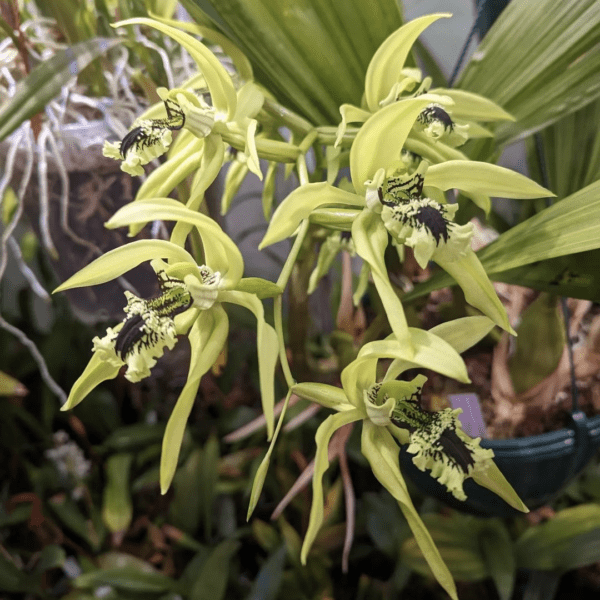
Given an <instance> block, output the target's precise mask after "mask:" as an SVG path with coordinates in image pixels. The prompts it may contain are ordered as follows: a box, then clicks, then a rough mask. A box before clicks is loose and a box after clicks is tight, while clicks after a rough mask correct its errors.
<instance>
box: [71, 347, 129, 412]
mask: <svg viewBox="0 0 600 600" xmlns="http://www.w3.org/2000/svg"><path fill="white" fill-rule="evenodd" d="M120 368H121V367H120V366H114V365H111V364H110V363H108V362H106V361H105V360H103V359H101V358H100V356H98V354H94V355H93V356H92V358H91V359H90V362H89V363H88V364H87V366H86V367H85V369H84V371H83V373H82V374H81V375H80V376H79V377H78V378H77V381H76V382H75V383H74V384H73V387H72V388H71V391H70V392H69V397H68V398H67V401H66V402H65V403H64V404H63V406H61V408H60V410H70V409H72V408H73V407H74V406H77V405H78V404H79V403H80V402H81V401H82V400H83V399H84V398H85V397H86V396H87V395H88V394H89V393H90V392H91V391H92V390H93V389H94V388H95V387H96V386H98V385H100V384H101V383H102V382H103V381H106V380H107V379H114V378H115V377H116V376H117V373H118V372H119V370H120Z"/></svg>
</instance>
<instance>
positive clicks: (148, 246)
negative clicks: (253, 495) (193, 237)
mask: <svg viewBox="0 0 600 600" xmlns="http://www.w3.org/2000/svg"><path fill="white" fill-rule="evenodd" d="M159 219H160V220H177V221H179V222H183V223H187V224H189V225H190V226H194V227H196V229H197V230H198V232H199V233H200V235H201V237H202V240H203V247H204V255H205V257H204V258H205V262H204V264H202V265H198V264H197V263H196V261H195V260H194V259H193V257H192V256H191V255H190V254H189V253H188V252H187V251H186V250H184V249H183V248H181V247H180V246H178V245H176V244H173V243H171V242H167V241H163V240H139V241H135V242H132V243H130V244H127V245H126V246H123V247H121V248H117V249H115V250H112V251H110V252H108V253H106V254H104V255H103V256H101V257H100V258H98V259H96V260H95V261H94V262H92V263H91V264H89V265H88V266H86V267H85V268H83V269H82V270H81V271H79V272H78V273H76V274H75V275H73V276H72V277H71V278H69V279H68V280H67V281H65V282H64V283H63V284H62V285H61V286H59V287H58V288H57V290H55V291H63V290H67V289H71V288H76V287H82V286H87V285H96V284H99V283H104V282H106V281H110V280H111V279H114V278H116V277H119V276H121V275H122V274H123V273H126V272H127V271H129V270H130V269H133V268H134V267H136V266H138V265H139V264H141V263H143V262H146V261H151V263H150V264H151V266H152V267H153V269H154V271H155V272H156V274H157V277H158V281H159V286H160V295H159V296H158V297H157V298H152V299H149V300H146V299H142V298H138V297H136V296H134V295H133V294H131V293H130V292H125V296H126V299H127V306H126V307H125V313H126V316H125V319H124V320H123V322H122V323H120V324H118V325H117V326H115V327H109V328H108V330H107V333H106V335H105V336H104V337H102V338H95V339H94V340H93V351H94V353H93V355H92V358H91V360H90V362H89V363H88V365H87V367H86V368H85V370H84V372H83V374H82V375H81V376H80V377H79V379H78V380H77V381H76V382H75V384H74V385H73V388H72V389H71V392H70V394H69V398H68V400H67V403H66V404H65V405H64V406H63V410H67V409H70V408H72V407H74V406H76V405H77V404H79V403H80V402H81V401H82V400H83V399H84V398H85V397H86V396H87V395H88V394H89V392H90V391H91V390H92V389H94V388H95V387H96V386H97V385H98V384H100V383H101V382H102V381H105V380H107V379H112V378H114V377H116V375H117V373H118V372H119V371H120V369H121V368H122V367H123V366H126V367H127V371H126V373H125V377H126V378H127V379H129V380H130V381H139V380H140V379H142V378H144V377H147V376H148V375H149V374H150V370H151V369H152V367H153V366H154V365H155V363H156V360H157V359H158V358H159V357H160V356H162V354H163V352H164V348H165V347H166V348H169V349H170V348H172V347H173V346H174V345H175V343H176V342H177V336H179V335H187V336H188V338H189V340H190V346H191V358H190V367H189V372H188V380H187V383H186V384H185V386H184V388H183V390H182V392H181V394H180V396H179V399H178V401H177V404H176V405H175V408H174V409H173V413H172V414H171V417H170V419H169V422H168V424H167V428H166V431H165V437H164V440H163V453H162V459H161V470H160V484H161V489H162V491H163V493H165V492H166V490H167V489H168V487H169V485H170V483H171V480H172V478H173V475H174V474H175V469H176V468H177V460H178V457H179V450H180V447H181V442H182V439H183V434H184V430H185V426H186V423H187V419H188V417H189V414H190V411H191V409H192V406H193V403H194V400H195V398H196V393H197V390H198V386H199V384H200V379H201V377H202V375H204V374H205V373H206V372H207V371H208V370H209V369H210V368H211V366H212V365H213V364H214V363H215V361H216V360H217V358H218V356H219V353H220V352H221V350H222V349H223V346H224V344H225V342H226V340H227V333H228V330H229V321H228V318H227V313H226V312H225V310H224V309H223V307H222V303H225V302H229V303H233V304H238V305H240V306H243V307H245V308H247V309H248V310H250V311H252V312H253V313H254V315H255V316H256V319H257V322H258V326H257V345H258V358H259V376H260V377H259V378H260V388H261V396H262V404H263V410H264V413H265V417H266V420H267V428H268V433H269V437H271V435H272V433H273V406H274V387H273V386H274V379H273V378H274V370H275V366H276V363H277V355H278V340H277V334H276V333H275V330H274V329H273V328H272V327H271V326H270V325H268V324H267V323H266V321H265V318H264V311H263V305H262V302H261V301H260V298H263V297H266V296H273V295H277V294H279V293H280V290H279V289H278V288H277V286H275V285H274V284H272V283H270V282H267V281H264V280H259V279H242V273H243V268H244V265H243V261H242V256H241V254H240V252H239V250H238V248H237V246H236V245H235V244H234V243H233V241H232V240H231V239H230V238H229V237H228V236H227V235H226V234H225V233H224V232H223V231H222V229H221V228H220V227H219V226H218V225H217V224H216V223H215V222H214V221H213V220H212V219H210V218H208V217H206V216H204V215H202V214H199V213H197V212H195V211H191V210H189V209H187V208H186V207H185V206H183V205H182V204H181V203H179V202H177V201H175V200H171V199H169V198H163V199H154V200H151V201H146V200H142V201H140V202H135V203H132V204H129V205H128V206H126V207H124V208H122V209H121V210H119V211H118V212H117V213H116V214H115V215H114V216H113V217H112V218H111V219H110V220H109V222H108V223H107V227H109V228H114V227H122V226H125V225H131V224H137V223H140V222H147V221H152V220H159ZM162 259H167V261H168V262H164V261H163V260H162Z"/></svg>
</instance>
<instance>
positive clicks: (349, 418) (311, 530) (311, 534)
mask: <svg viewBox="0 0 600 600" xmlns="http://www.w3.org/2000/svg"><path fill="white" fill-rule="evenodd" d="M363 416H364V412H363V411H360V410H358V409H356V408H355V409H351V410H346V411H344V412H341V413H336V414H333V415H330V416H329V417H327V418H326V419H325V420H324V421H323V422H322V423H321V425H319V428H318V429H317V434H316V436H315V442H316V444H317V452H316V454H315V470H314V474H313V480H312V492H313V498H312V505H311V508H310V517H309V520H308V528H307V530H306V534H305V536H304V542H303V543H302V551H301V552H300V560H301V561H302V564H303V565H305V564H306V559H307V557H308V552H309V550H310V548H311V546H312V545H313V542H314V541H315V538H316V537H317V533H318V532H319V529H321V525H322V524H323V514H324V512H323V510H324V508H323V475H324V473H325V471H327V469H328V467H329V457H328V451H329V441H330V440H331V436H332V435H333V434H334V433H335V432H336V431H337V430H338V429H339V428H340V427H343V426H344V425H348V423H353V422H355V421H360V420H362V418H363Z"/></svg>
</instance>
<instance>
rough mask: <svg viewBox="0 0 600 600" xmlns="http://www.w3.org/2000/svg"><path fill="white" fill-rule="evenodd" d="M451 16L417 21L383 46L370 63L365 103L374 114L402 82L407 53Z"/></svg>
mask: <svg viewBox="0 0 600 600" xmlns="http://www.w3.org/2000/svg"><path fill="white" fill-rule="evenodd" d="M451 16H452V15H451V14H450V13H437V14H433V15H426V16H424V17H420V18H418V19H414V20H412V21H410V22H408V23H406V24H405V25H402V27H400V29H397V30H396V31H395V32H394V33H392V34H391V35H390V36H388V37H387V38H386V39H385V40H384V41H383V42H382V44H381V45H380V46H379V48H378V49H377V51H376V52H375V54H374V55H373V58H372V59H371V62H370V63H369V66H368V68H367V74H366V77H365V99H366V102H367V107H368V108H369V110H370V111H371V112H375V111H377V110H378V109H379V103H380V102H381V101H382V100H384V99H385V98H386V97H387V95H388V94H389V92H390V90H391V89H392V86H393V85H394V84H395V83H396V82H397V81H398V79H399V78H400V72H401V71H402V69H403V68H404V63H405V62H406V58H407V57H408V53H409V52H410V49H411V48H412V46H413V44H414V43H415V41H416V39H417V38H418V37H419V35H421V33H422V32H423V31H424V30H425V29H427V27H429V25H431V24H432V23H434V22H435V21H437V20H438V19H442V18H449V17H451Z"/></svg>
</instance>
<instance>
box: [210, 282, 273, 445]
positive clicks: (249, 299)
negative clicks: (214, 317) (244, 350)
mask: <svg viewBox="0 0 600 600" xmlns="http://www.w3.org/2000/svg"><path fill="white" fill-rule="evenodd" d="M220 299H221V301H222V302H232V303H233V304H237V305H239V306H243V307H244V308H247V309H248V310H249V311H251V312H252V313H253V314H254V316H255V317H256V321H257V327H256V344H257V351H258V372H259V379H260V397H261V402H262V409H263V414H264V415H265V419H266V421H267V436H268V439H271V437H272V436H273V428H274V422H275V416H274V412H273V410H274V407H275V367H276V366H277V360H278V359H279V353H278V349H279V341H278V339H277V333H276V331H275V329H273V327H271V325H269V324H268V323H267V322H266V321H265V312H264V308H263V305H262V302H261V301H260V300H259V299H258V298H257V297H256V296H254V295H252V294H247V293H245V292H237V291H233V292H227V291H224V292H221V293H220Z"/></svg>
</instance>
